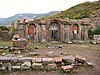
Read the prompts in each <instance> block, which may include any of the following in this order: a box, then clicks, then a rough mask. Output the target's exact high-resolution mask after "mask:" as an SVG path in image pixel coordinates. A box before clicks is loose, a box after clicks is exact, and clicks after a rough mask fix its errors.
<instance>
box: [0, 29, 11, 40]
mask: <svg viewBox="0 0 100 75" xmlns="http://www.w3.org/2000/svg"><path fill="white" fill-rule="evenodd" d="M0 40H1V41H10V40H11V36H10V34H9V32H8V31H0Z"/></svg>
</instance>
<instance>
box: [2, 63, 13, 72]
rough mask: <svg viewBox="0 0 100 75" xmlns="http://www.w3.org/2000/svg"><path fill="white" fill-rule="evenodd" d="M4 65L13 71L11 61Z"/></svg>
mask: <svg viewBox="0 0 100 75" xmlns="http://www.w3.org/2000/svg"><path fill="white" fill-rule="evenodd" d="M3 66H5V67H6V68H7V70H8V71H11V68H12V65H11V63H10V62H7V63H3Z"/></svg>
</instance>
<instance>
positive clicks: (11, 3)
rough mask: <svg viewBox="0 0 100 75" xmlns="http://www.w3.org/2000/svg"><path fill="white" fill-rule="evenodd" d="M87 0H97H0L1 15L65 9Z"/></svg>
mask: <svg viewBox="0 0 100 75" xmlns="http://www.w3.org/2000/svg"><path fill="white" fill-rule="evenodd" d="M85 1H97V0H0V17H10V16H12V15H15V14H19V13H37V14H38V13H47V12H50V11H63V10H66V9H68V8H70V7H72V6H74V5H76V4H79V3H82V2H85Z"/></svg>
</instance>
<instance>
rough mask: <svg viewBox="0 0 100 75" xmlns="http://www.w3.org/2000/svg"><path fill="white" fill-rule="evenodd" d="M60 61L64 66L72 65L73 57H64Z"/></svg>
mask: <svg viewBox="0 0 100 75" xmlns="http://www.w3.org/2000/svg"><path fill="white" fill-rule="evenodd" d="M62 61H63V62H64V63H66V64H72V63H74V62H75V57H73V56H64V57H63V59H62Z"/></svg>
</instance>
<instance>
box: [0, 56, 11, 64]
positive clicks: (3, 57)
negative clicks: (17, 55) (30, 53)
mask: <svg viewBox="0 0 100 75" xmlns="http://www.w3.org/2000/svg"><path fill="white" fill-rule="evenodd" d="M10 59H11V57H6V56H0V62H4V63H5V62H9V61H10Z"/></svg>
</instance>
